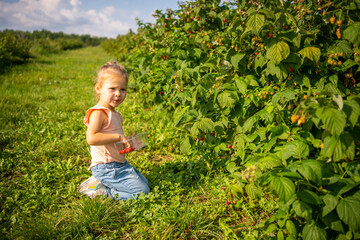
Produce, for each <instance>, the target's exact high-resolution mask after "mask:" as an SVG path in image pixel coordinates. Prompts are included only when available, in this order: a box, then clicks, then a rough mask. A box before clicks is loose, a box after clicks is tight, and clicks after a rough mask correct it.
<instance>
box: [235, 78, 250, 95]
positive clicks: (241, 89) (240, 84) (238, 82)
mask: <svg viewBox="0 0 360 240" xmlns="http://www.w3.org/2000/svg"><path fill="white" fill-rule="evenodd" d="M234 79H235V85H236V87H237V88H238V90H239V92H240V93H241V94H245V93H246V90H247V84H246V82H245V81H244V78H240V77H239V76H237V77H235V78H234Z"/></svg>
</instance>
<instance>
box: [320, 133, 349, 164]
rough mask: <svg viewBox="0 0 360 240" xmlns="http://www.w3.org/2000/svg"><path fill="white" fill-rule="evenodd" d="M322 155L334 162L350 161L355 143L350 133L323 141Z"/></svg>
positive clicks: (329, 137)
mask: <svg viewBox="0 0 360 240" xmlns="http://www.w3.org/2000/svg"><path fill="white" fill-rule="evenodd" d="M323 152H324V155H325V156H327V157H329V158H330V157H332V158H333V160H334V161H339V160H341V159H348V160H352V159H354V157H355V143H354V139H353V137H352V135H351V134H350V133H343V134H341V135H340V137H338V136H328V137H326V138H325V140H324V149H323Z"/></svg>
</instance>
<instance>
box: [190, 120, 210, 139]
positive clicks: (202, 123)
mask: <svg viewBox="0 0 360 240" xmlns="http://www.w3.org/2000/svg"><path fill="white" fill-rule="evenodd" d="M214 125H215V124H214V122H213V121H212V120H211V119H210V118H200V119H199V120H198V121H196V122H195V123H194V125H193V126H192V127H191V130H190V132H191V134H192V135H193V136H196V135H197V134H198V133H199V130H200V131H202V132H205V133H210V132H213V131H214Z"/></svg>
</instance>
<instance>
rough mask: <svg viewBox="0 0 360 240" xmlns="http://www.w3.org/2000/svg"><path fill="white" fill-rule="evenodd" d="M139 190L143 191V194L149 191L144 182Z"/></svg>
mask: <svg viewBox="0 0 360 240" xmlns="http://www.w3.org/2000/svg"><path fill="white" fill-rule="evenodd" d="M141 192H143V193H144V194H148V193H149V192H150V188H149V186H148V185H147V184H146V183H144V184H143V186H142V191H141Z"/></svg>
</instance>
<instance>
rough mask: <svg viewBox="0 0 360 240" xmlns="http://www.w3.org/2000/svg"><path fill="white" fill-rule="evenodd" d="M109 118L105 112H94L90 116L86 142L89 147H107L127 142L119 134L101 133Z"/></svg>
mask: <svg viewBox="0 0 360 240" xmlns="http://www.w3.org/2000/svg"><path fill="white" fill-rule="evenodd" d="M107 119H108V117H107V115H106V113H104V112H103V111H93V112H92V113H91V115H90V119H89V125H88V128H87V131H86V141H87V143H88V144H89V145H105V144H108V143H113V142H118V141H126V140H127V138H126V137H125V136H124V135H122V134H118V133H111V134H110V133H109V134H108V133H101V132H100V130H101V128H102V126H103V125H104V124H105V122H106V121H107Z"/></svg>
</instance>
